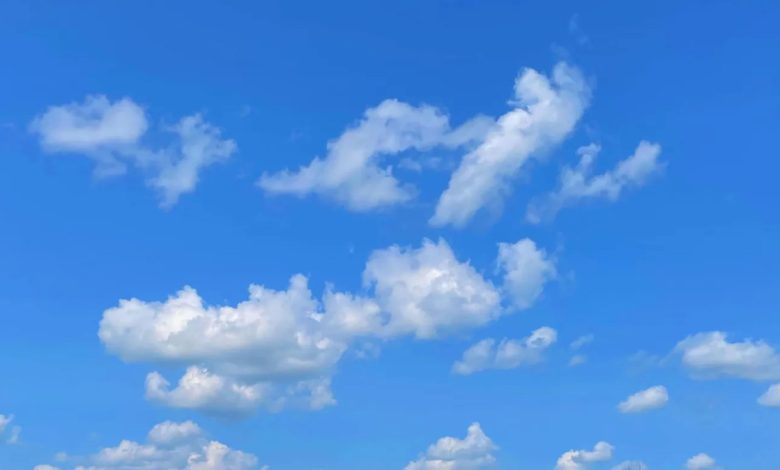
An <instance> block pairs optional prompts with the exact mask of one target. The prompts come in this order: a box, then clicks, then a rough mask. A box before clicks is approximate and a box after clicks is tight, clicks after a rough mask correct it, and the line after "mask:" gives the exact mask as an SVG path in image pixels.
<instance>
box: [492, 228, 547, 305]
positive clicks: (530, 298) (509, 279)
mask: <svg viewBox="0 0 780 470" xmlns="http://www.w3.org/2000/svg"><path fill="white" fill-rule="evenodd" d="M498 266H499V269H500V270H502V271H503V273H504V284H503V287H504V290H505V291H506V292H507V294H508V295H509V297H510V299H511V300H512V303H513V305H514V306H515V307H516V308H518V309H526V308H529V307H530V306H531V305H533V303H534V302H535V301H536V300H537V299H538V298H539V296H540V295H541V293H542V290H543V289H544V285H545V284H546V283H547V282H548V281H550V280H551V279H554V278H555V277H556V275H557V271H556V269H555V262H554V261H553V260H552V259H550V257H549V256H547V253H546V252H545V251H544V250H542V249H539V248H537V246H536V243H534V242H533V241H532V240H531V239H528V238H524V239H522V240H520V241H518V242H517V243H513V244H510V243H499V244H498Z"/></svg>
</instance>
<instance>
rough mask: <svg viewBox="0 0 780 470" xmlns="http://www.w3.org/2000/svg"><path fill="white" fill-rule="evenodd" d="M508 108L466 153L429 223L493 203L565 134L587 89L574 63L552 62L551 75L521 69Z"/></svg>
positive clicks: (452, 221)
mask: <svg viewBox="0 0 780 470" xmlns="http://www.w3.org/2000/svg"><path fill="white" fill-rule="evenodd" d="M514 91H515V97H514V100H513V101H511V102H510V104H511V105H512V106H513V109H512V110H511V111H509V112H507V113H506V114H504V115H503V116H501V117H500V118H499V119H498V120H497V121H496V123H495V125H494V126H493V127H492V128H491V129H490V131H489V132H488V133H487V135H486V136H485V138H484V140H482V142H481V143H480V144H479V145H478V146H477V147H476V148H475V149H474V150H472V151H471V152H469V153H467V154H466V155H465V156H464V157H463V160H462V161H461V163H460V166H459V167H458V169H457V170H455V172H454V173H453V174H452V177H451V178H450V182H449V186H448V187H447V189H446V190H445V191H444V193H442V195H441V197H440V198H439V202H438V205H437V206H436V212H435V213H434V215H433V217H432V218H431V223H432V224H433V225H437V226H441V225H453V226H456V227H457V226H462V225H465V224H466V223H467V222H468V221H469V220H471V218H472V217H474V215H475V214H476V213H477V212H478V211H479V210H480V209H482V208H484V207H486V206H492V207H497V206H499V205H500V204H501V203H502V200H503V198H504V197H505V196H506V195H507V194H508V193H509V192H510V186H511V183H512V182H513V180H514V178H515V177H516V176H517V174H518V173H519V172H520V170H521V169H522V168H523V167H524V166H525V165H526V163H528V162H529V160H531V159H532V158H533V157H541V156H542V155H544V153H545V151H546V150H548V149H550V148H551V147H553V146H555V145H556V144H558V143H560V142H561V141H562V140H563V139H564V138H565V137H566V136H568V135H569V134H570V133H571V132H572V130H574V127H575V125H576V124H577V122H578V121H579V119H580V117H581V116H582V114H583V112H584V111H585V108H586V107H587V105H588V101H589V98H590V90H589V88H588V86H587V84H586V82H585V80H584V79H583V77H582V74H581V73H580V71H579V70H577V69H576V68H574V67H572V66H570V65H567V64H565V63H559V64H558V65H556V66H555V68H554V69H553V72H552V76H551V77H546V76H544V75H543V74H541V73H539V72H537V71H535V70H532V69H526V70H525V71H524V72H523V73H521V74H520V76H519V77H518V78H517V80H516V81H515V90H514Z"/></svg>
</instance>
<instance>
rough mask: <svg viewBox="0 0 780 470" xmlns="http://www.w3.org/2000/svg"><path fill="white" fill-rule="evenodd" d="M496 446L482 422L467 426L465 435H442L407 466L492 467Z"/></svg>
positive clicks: (423, 469) (440, 469)
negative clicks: (485, 431)
mask: <svg viewBox="0 0 780 470" xmlns="http://www.w3.org/2000/svg"><path fill="white" fill-rule="evenodd" d="M496 449H497V447H496V445H495V444H493V441H492V440H491V439H490V438H489V437H488V436H487V435H485V433H484V432H483V431H482V428H481V427H480V426H479V423H473V424H472V425H471V426H469V428H468V433H467V434H466V437H465V438H464V439H458V438H456V437H449V436H448V437H442V438H441V439H439V440H438V441H436V443H434V444H432V445H431V446H430V447H428V450H427V451H426V452H425V454H424V455H422V456H420V458H418V459H417V460H415V461H413V462H409V464H408V465H406V467H404V470H483V469H490V468H493V466H494V464H495V462H496V459H495V457H494V456H493V452H494V451H495V450H496Z"/></svg>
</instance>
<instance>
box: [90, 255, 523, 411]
mask: <svg viewBox="0 0 780 470" xmlns="http://www.w3.org/2000/svg"><path fill="white" fill-rule="evenodd" d="M363 282H364V285H365V291H366V292H365V293H364V294H362V295H357V294H351V293H346V292H338V291H336V290H335V289H334V288H333V287H332V286H327V287H326V289H325V292H324V293H323V295H322V298H321V300H318V299H316V298H315V297H314V296H313V295H312V293H311V291H310V290H309V287H308V280H307V278H306V277H304V276H302V275H300V274H298V275H295V276H293V277H292V278H291V280H290V283H289V286H288V288H287V289H286V290H281V291H279V290H274V289H271V288H268V287H264V286H261V285H252V286H250V288H249V298H248V299H247V300H245V301H242V302H240V303H238V304H237V305H235V306H230V305H207V304H205V302H204V301H203V299H202V298H201V297H200V296H199V295H198V293H197V291H196V290H195V289H193V288H191V287H185V288H183V289H181V290H180V291H179V292H177V293H176V294H174V295H172V296H170V297H169V298H168V299H167V300H165V301H164V302H146V301H143V300H140V299H128V300H120V301H119V304H118V305H117V306H115V307H113V308H109V309H107V310H106V311H105V312H104V314H103V318H102V320H101V322H100V328H99V331H98V335H99V337H100V339H101V341H102V342H103V344H104V345H105V347H106V349H107V350H108V351H109V352H111V353H113V354H115V355H117V356H119V357H120V358H121V359H122V360H124V361H127V362H150V363H154V364H160V365H169V366H170V365H172V366H177V367H182V368H186V371H185V372H184V375H183V376H182V377H181V378H180V379H179V380H178V382H177V383H176V384H172V383H171V382H169V381H168V379H166V378H165V377H164V376H163V375H162V374H160V373H159V372H152V373H150V374H149V375H148V376H147V380H146V396H147V398H149V399H150V400H154V401H157V402H159V403H162V404H165V405H167V406H172V407H178V408H190V409H199V410H203V411H207V412H212V413H222V414H225V413H227V414H247V413H250V412H251V411H253V410H254V409H256V408H266V409H271V410H279V409H282V408H284V407H288V406H293V407H303V408H309V409H320V408H322V407H325V406H329V405H332V404H335V399H334V398H333V395H332V393H331V391H330V379H331V377H332V375H333V372H334V369H335V367H336V365H337V363H338V362H339V361H340V360H341V358H342V357H343V355H344V353H345V352H346V350H347V349H348V348H349V347H350V346H352V345H356V347H357V348H358V349H359V348H360V347H362V346H361V344H363V345H365V343H366V341H368V342H370V341H372V340H381V339H392V338H394V337H398V336H404V335H414V336H415V337H417V338H422V339H430V338H435V337H439V336H442V335H446V334H450V333H454V332H458V331H464V330H469V329H472V328H476V327H479V326H482V325H484V324H486V323H488V322H490V321H491V320H493V319H495V318H497V317H498V316H500V315H501V314H502V313H504V310H503V308H502V306H501V292H500V291H499V290H498V289H496V288H495V287H494V286H493V284H492V283H491V282H490V281H489V280H487V279H485V278H484V277H482V276H481V275H480V274H479V273H478V272H477V271H476V270H475V269H474V268H473V267H472V266H471V265H470V264H469V263H468V262H465V261H459V260H458V259H457V258H456V257H455V254H454V253H453V252H452V250H451V248H450V247H449V245H447V243H446V242H445V241H443V240H439V241H438V242H431V241H428V240H424V241H423V243H422V246H420V247H419V248H401V247H398V246H391V247H389V248H386V249H382V250H377V251H375V252H373V253H372V254H371V256H370V257H369V259H368V261H367V263H366V267H365V271H364V273H363ZM508 346H512V345H511V344H510V345H508ZM508 350H510V352H511V348H509V349H508ZM358 353H359V351H358Z"/></svg>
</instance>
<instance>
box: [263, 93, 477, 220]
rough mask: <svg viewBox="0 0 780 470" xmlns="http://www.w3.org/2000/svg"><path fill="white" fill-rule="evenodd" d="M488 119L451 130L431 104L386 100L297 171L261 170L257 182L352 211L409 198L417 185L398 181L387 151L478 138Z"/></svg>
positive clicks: (269, 189)
mask: <svg viewBox="0 0 780 470" xmlns="http://www.w3.org/2000/svg"><path fill="white" fill-rule="evenodd" d="M490 124H491V120H490V119H489V118H486V117H482V116H478V117H477V118H475V119H473V120H471V121H469V122H467V123H466V124H464V125H463V126H462V127H460V128H458V129H455V130H452V129H450V125H449V118H448V117H447V116H446V115H445V114H444V113H443V112H442V111H440V110H439V109H437V108H435V107H433V106H425V105H423V106H412V105H410V104H407V103H404V102H401V101H398V100H392V99H391V100H385V101H383V102H382V103H380V104H379V105H378V106H376V107H374V108H370V109H368V110H366V112H365V114H364V116H363V119H362V120H361V121H360V122H359V123H358V124H357V125H355V126H354V127H351V128H349V129H347V130H346V131H344V133H343V134H342V135H341V136H339V137H338V138H337V139H335V140H333V141H332V142H330V143H328V151H327V155H326V156H325V157H324V158H315V159H314V160H312V162H311V163H309V164H308V165H306V166H303V167H301V168H299V169H298V170H297V171H289V170H287V171H283V172H281V173H276V174H264V175H263V176H262V177H261V178H260V180H259V181H258V185H259V186H260V187H261V188H262V189H263V190H265V191H266V192H267V193H271V194H290V195H295V196H299V197H303V196H306V195H309V194H318V195H320V196H323V197H325V198H328V199H331V200H334V201H336V202H338V203H340V204H343V205H345V206H346V207H347V208H349V209H351V210H354V211H367V210H371V209H377V208H380V207H384V206H390V205H393V204H399V203H402V202H406V201H408V200H410V199H412V198H413V197H414V196H415V194H416V189H415V188H414V187H412V186H411V185H409V184H404V183H402V182H400V181H399V180H398V179H397V178H396V177H395V176H394V175H393V173H392V166H391V165H389V164H386V163H384V160H385V158H386V157H388V156H391V155H397V154H399V153H402V152H405V151H409V150H414V151H418V152H419V151H425V150H430V149H432V148H434V147H436V146H447V147H457V146H460V145H463V144H466V143H468V142H470V141H472V140H475V139H480V138H481V137H482V136H483V135H484V133H485V132H486V129H487V128H488V126H490Z"/></svg>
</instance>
